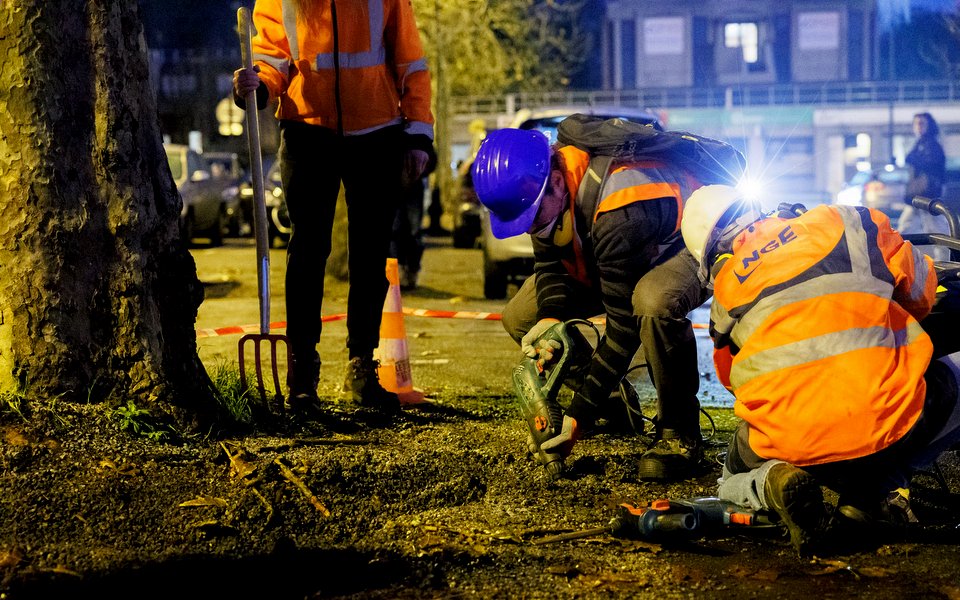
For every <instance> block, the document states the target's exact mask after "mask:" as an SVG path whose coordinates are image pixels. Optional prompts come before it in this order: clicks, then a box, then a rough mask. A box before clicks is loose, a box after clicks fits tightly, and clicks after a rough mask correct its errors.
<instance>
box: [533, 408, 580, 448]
mask: <svg viewBox="0 0 960 600" xmlns="http://www.w3.org/2000/svg"><path fill="white" fill-rule="evenodd" d="M578 439H580V431H579V430H578V429H577V420H576V419H574V418H573V417H571V416H568V415H563V426H562V427H561V428H560V434H559V435H557V436H554V437H552V438H550V439H549V440H547V441H545V442H544V443H542V444H540V449H541V450H543V451H544V452H546V453H548V454H559V455H560V456H561V457H562V458H566V457H568V456H570V452H572V451H573V445H574V444H575V443H576V441H577V440H578ZM532 441H533V440H532V439H531V440H528V442H527V443H528V445H529V444H530V442H532ZM535 456H536V455H535Z"/></svg>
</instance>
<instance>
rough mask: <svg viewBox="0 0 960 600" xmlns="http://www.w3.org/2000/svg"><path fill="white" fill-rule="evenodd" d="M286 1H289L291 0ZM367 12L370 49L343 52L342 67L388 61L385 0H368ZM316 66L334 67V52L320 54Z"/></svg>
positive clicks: (341, 54) (374, 64)
mask: <svg viewBox="0 0 960 600" xmlns="http://www.w3.org/2000/svg"><path fill="white" fill-rule="evenodd" d="M284 1H286V2H289V1H290V0H284ZM367 14H368V15H370V20H369V22H368V24H367V25H368V29H367V31H368V35H369V38H370V39H369V40H368V46H369V48H370V50H368V51H366V52H341V53H340V57H339V59H340V68H341V69H359V68H362V67H375V66H377V65H382V64H384V63H385V62H386V50H385V49H384V47H383V0H367ZM316 66H317V70H321V69H332V68H333V53H332V52H327V53H324V54H318V55H317V60H316Z"/></svg>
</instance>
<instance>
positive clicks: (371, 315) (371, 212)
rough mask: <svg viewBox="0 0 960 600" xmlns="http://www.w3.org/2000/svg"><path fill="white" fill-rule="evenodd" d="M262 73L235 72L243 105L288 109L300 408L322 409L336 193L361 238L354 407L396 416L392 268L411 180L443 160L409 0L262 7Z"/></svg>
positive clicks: (287, 189)
mask: <svg viewBox="0 0 960 600" xmlns="http://www.w3.org/2000/svg"><path fill="white" fill-rule="evenodd" d="M253 21H254V25H255V27H256V30H257V35H256V36H255V37H254V39H253V53H254V57H253V58H254V66H253V67H252V68H249V69H243V68H241V69H238V70H237V71H235V72H234V77H233V89H234V99H235V102H236V103H237V104H238V105H240V106H241V107H245V102H244V100H243V99H244V98H245V97H246V95H247V94H248V93H250V92H252V91H256V98H257V105H258V107H259V108H263V107H265V106H266V105H267V102H268V101H269V100H278V107H277V113H276V114H277V118H278V119H279V120H280V150H279V153H278V157H279V160H280V161H281V181H282V183H283V191H284V197H285V198H286V202H287V208H288V210H289V214H290V222H291V226H292V229H293V232H292V234H291V236H290V240H289V243H288V245H287V268H286V279H285V282H286V309H287V339H288V342H289V344H290V349H291V351H292V353H293V360H292V361H291V362H290V364H289V365H288V371H287V384H288V387H289V395H288V397H287V400H286V401H287V403H288V407H287V408H288V409H290V410H291V411H293V412H301V413H304V412H306V413H309V412H314V411H315V410H320V409H322V406H321V405H320V402H319V398H318V396H317V384H318V381H319V375H320V356H319V354H318V353H317V344H318V343H319V341H320V329H321V305H322V302H323V280H324V271H325V269H326V262H327V258H328V257H329V255H330V250H331V237H332V228H333V220H334V212H335V209H336V203H337V196H338V194H339V190H340V186H341V183H342V184H343V187H344V189H345V193H346V203H347V220H348V235H349V264H348V268H349V277H350V279H349V285H350V289H349V293H348V298H347V314H348V317H347V349H348V353H349V363H348V367H347V373H346V379H345V381H344V385H343V392H344V395H345V397H346V399H347V400H349V401H352V402H354V403H357V404H359V405H360V406H363V407H369V408H372V409H375V410H380V411H384V412H394V411H396V410H398V409H399V407H400V403H399V400H398V398H397V395H396V394H394V393H392V392H388V391H386V390H384V389H383V387H382V386H381V385H380V382H379V379H378V377H377V363H376V361H375V360H374V358H373V351H374V349H375V348H376V347H377V346H378V345H379V338H380V321H381V316H382V311H383V302H384V299H385V297H386V293H387V289H388V287H389V282H388V281H387V278H386V272H385V264H386V259H387V256H388V253H389V245H390V232H391V228H392V226H393V222H394V219H395V218H396V214H397V209H398V205H399V198H400V197H401V189H402V187H401V181H402V180H404V179H405V180H406V181H416V180H419V179H420V177H421V176H422V175H423V173H424V171H425V169H426V168H427V165H428V164H429V162H430V161H431V155H432V154H433V115H432V114H431V112H430V75H429V73H428V71H427V62H426V59H425V57H424V53H423V48H422V45H421V42H420V34H419V32H418V31H417V24H416V21H415V19H414V14H413V9H412V6H411V4H410V2H409V0H383V1H382V2H372V3H367V2H342V1H336V2H331V1H329V0H257V1H256V4H255V5H254V8H253Z"/></svg>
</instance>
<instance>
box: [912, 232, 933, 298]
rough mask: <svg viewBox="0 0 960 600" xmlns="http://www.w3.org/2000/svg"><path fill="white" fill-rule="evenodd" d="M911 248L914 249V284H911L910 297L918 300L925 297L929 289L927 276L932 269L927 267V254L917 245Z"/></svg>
mask: <svg viewBox="0 0 960 600" xmlns="http://www.w3.org/2000/svg"><path fill="white" fill-rule="evenodd" d="M911 250H912V251H913V285H912V286H910V299H911V300H913V301H915V302H916V301H918V300H920V299H921V298H923V296H924V293H925V292H926V291H927V277H928V276H929V275H930V270H929V269H927V261H926V259H925V258H924V257H925V256H926V255H925V254H924V253H923V252H920V251H919V250H917V247H916V246H913V248H912V249H911Z"/></svg>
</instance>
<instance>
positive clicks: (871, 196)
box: [837, 158, 960, 224]
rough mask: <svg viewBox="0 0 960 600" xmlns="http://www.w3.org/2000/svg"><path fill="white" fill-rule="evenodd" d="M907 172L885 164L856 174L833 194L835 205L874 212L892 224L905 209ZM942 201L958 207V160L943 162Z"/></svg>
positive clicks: (959, 202)
mask: <svg viewBox="0 0 960 600" xmlns="http://www.w3.org/2000/svg"><path fill="white" fill-rule="evenodd" d="M909 180H910V169H908V168H907V167H899V166H897V165H892V164H888V165H886V166H884V167H883V168H881V169H873V170H868V171H858V172H857V173H856V174H855V175H854V176H853V177H851V178H850V181H848V182H847V183H846V185H845V186H844V187H843V189H842V190H840V191H839V192H838V193H837V204H845V205H848V206H866V207H869V208H875V209H877V210H879V211H881V212H883V213H884V214H886V215H887V216H888V217H890V220H891V222H893V223H894V224H896V222H897V219H898V218H899V217H900V213H902V212H903V209H904V208H905V207H906V204H905V199H906V194H907V182H908V181H909ZM941 198H942V199H943V200H945V201H946V202H949V203H953V204H954V205H955V206H960V158H949V159H947V171H946V174H945V177H944V181H943V194H942V196H941Z"/></svg>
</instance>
